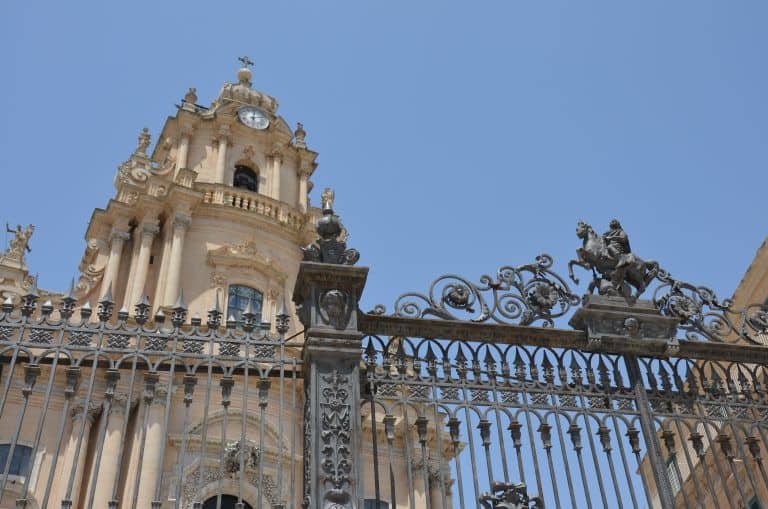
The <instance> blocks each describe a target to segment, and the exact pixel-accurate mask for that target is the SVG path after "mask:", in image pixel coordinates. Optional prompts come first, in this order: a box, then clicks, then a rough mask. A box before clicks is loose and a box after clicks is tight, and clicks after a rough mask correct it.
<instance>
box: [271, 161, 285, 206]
mask: <svg viewBox="0 0 768 509" xmlns="http://www.w3.org/2000/svg"><path fill="white" fill-rule="evenodd" d="M282 166H283V154H282V153H281V152H280V151H278V150H275V151H273V152H272V198H274V199H275V200H277V201H280V190H281V183H280V173H281V172H282Z"/></svg>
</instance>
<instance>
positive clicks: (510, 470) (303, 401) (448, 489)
mask: <svg viewBox="0 0 768 509" xmlns="http://www.w3.org/2000/svg"><path fill="white" fill-rule="evenodd" d="M580 228H581V226H580ZM340 232H341V228H340V224H339V223H338V218H337V217H336V216H335V215H334V214H333V211H332V210H331V209H330V206H328V207H326V210H325V211H324V216H323V218H322V219H321V220H320V223H319V226H318V233H319V234H320V239H319V240H318V241H317V243H316V244H315V245H313V246H311V247H310V248H307V249H306V250H305V259H306V261H305V262H303V263H302V264H301V266H300V270H299V273H298V277H297V281H296V288H295V291H294V295H293V300H294V302H295V303H296V310H297V314H298V316H299V319H300V321H301V323H302V325H303V326H304V334H303V338H286V331H287V330H288V326H287V322H288V318H289V315H290V313H288V312H287V311H286V310H285V309H283V310H282V311H281V312H280V313H278V316H277V323H276V324H275V325H276V327H275V330H276V331H277V332H276V333H270V332H269V328H268V327H264V328H262V326H261V325H260V324H258V323H256V322H255V317H256V315H255V313H252V312H250V311H249V310H248V309H246V311H245V312H244V313H243V320H242V322H236V321H234V320H229V321H227V322H225V323H222V315H221V312H220V311H219V309H218V305H215V306H214V307H213V309H212V310H211V311H210V313H209V316H208V319H207V323H206V324H205V325H204V324H203V323H202V320H200V319H197V318H193V319H191V320H188V318H187V310H186V306H185V305H184V303H183V300H181V299H180V300H179V302H178V303H177V305H176V306H175V307H174V309H173V310H172V316H171V317H170V320H169V323H166V317H165V315H163V314H162V312H160V313H158V314H157V315H155V316H154V317H152V316H150V311H149V310H150V306H149V304H148V303H147V302H145V301H144V302H141V303H139V304H138V305H137V306H136V308H135V312H134V313H133V314H129V313H128V312H126V311H125V310H121V311H119V312H117V313H114V309H113V307H114V304H113V302H112V299H111V296H110V295H106V296H105V297H104V298H103V299H102V300H101V302H100V303H99V308H98V310H97V312H96V314H95V316H93V312H92V311H91V309H90V308H89V307H88V306H83V307H81V308H80V309H79V311H78V312H77V313H76V309H75V300H74V298H73V297H72V296H71V295H68V296H66V297H64V298H63V299H62V300H61V302H60V303H59V304H57V306H56V308H55V309H54V306H53V305H52V304H51V303H48V302H45V303H43V304H40V303H39V300H40V299H39V296H38V294H37V291H36V290H35V288H34V287H33V288H32V289H31V290H30V291H29V293H28V294H27V295H25V296H23V297H22V299H21V302H20V303H18V304H17V303H14V302H12V301H11V300H8V301H6V302H5V303H4V304H2V306H1V307H0V367H2V373H1V376H2V379H1V380H2V381H1V385H0V390H1V391H2V392H0V423H2V429H3V430H10V431H8V432H7V433H6V434H5V436H2V437H1V438H2V443H0V483H1V485H0V506H1V507H12V506H15V507H18V508H23V507H29V508H38V507H45V508H48V507H50V508H70V507H74V508H89V509H90V508H94V507H95V508H104V507H109V508H113V509H114V508H117V507H126V508H127V507H131V508H134V507H136V508H140V509H145V508H153V509H154V508H166V507H175V508H180V507H184V508H186V507H196V508H200V507H203V504H206V507H209V506H210V507H217V506H218V507H227V504H234V506H235V507H239V508H245V507H258V508H263V507H271V508H282V507H290V508H298V507H302V506H303V507H305V508H307V509H309V508H311V509H321V508H322V509H369V508H376V509H381V508H384V507H386V508H394V507H398V508H403V507H407V508H426V509H436V508H442V509H446V508H451V507H462V508H463V507H466V508H470V507H471V508H476V507H483V508H488V509H490V508H517V509H520V508H524V507H525V508H528V509H532V508H539V509H541V508H543V507H546V508H548V509H549V508H579V509H581V508H591V507H596V508H625V507H626V508H646V507H648V508H663V509H668V508H674V507H722V508H733V509H742V508H748V509H754V508H756V507H765V504H766V503H768V473H766V470H765V465H764V462H763V458H764V457H765V456H766V452H767V451H768V442H766V440H768V348H766V347H765V346H764V344H765V339H766V334H767V333H768V310H766V308H765V307H764V306H750V307H747V308H746V309H742V310H735V309H733V306H732V304H731V303H730V302H728V301H719V300H718V299H717V298H716V296H715V295H714V294H713V293H712V292H711V291H710V290H708V289H706V288H703V287H697V286H693V285H690V284H687V283H685V282H682V281H679V280H676V279H674V278H672V277H671V276H670V275H669V274H667V273H666V272H664V271H663V270H661V269H660V268H659V266H658V264H657V263H655V262H648V261H642V260H640V259H639V258H637V257H629V256H628V255H629V253H626V252H624V253H620V256H618V257H614V258H611V260H613V262H614V264H613V265H610V264H608V265H605V264H603V265H600V264H598V263H597V262H600V261H601V260H599V259H593V258H589V256H588V253H587V254H585V253H581V252H580V254H579V259H577V260H574V262H573V263H572V264H571V265H576V266H584V267H586V268H588V269H593V274H594V277H593V280H592V282H591V284H590V287H591V289H594V290H596V292H597V293H596V294H594V295H593V294H592V292H588V295H586V296H585V297H583V298H582V296H581V295H579V294H577V293H576V290H575V289H574V288H573V287H572V285H571V283H569V282H568V280H567V279H565V278H563V277H560V276H558V275H557V274H556V273H555V272H554V271H553V270H552V267H553V261H552V259H551V258H550V257H548V256H546V255H542V256H540V257H539V258H538V259H537V260H535V261H534V262H533V263H530V264H525V265H520V266H509V267H502V268H501V269H499V270H498V271H497V273H496V274H495V275H494V276H483V277H482V278H481V279H480V281H479V282H478V283H474V282H472V281H470V280H467V279H464V278H461V277H458V276H444V277H441V278H438V279H437V280H436V281H435V282H434V283H433V285H432V286H431V287H430V288H429V290H428V291H427V292H425V293H409V294H405V295H403V296H402V297H401V298H399V299H397V300H396V302H395V305H394V308H393V309H392V311H391V313H388V312H387V311H386V309H385V308H384V307H383V306H377V307H376V308H375V309H374V310H372V311H371V312H368V313H366V312H362V311H361V310H360V309H359V305H358V303H359V300H360V296H361V294H362V292H363V289H364V287H365V280H366V276H367V271H368V269H367V268H364V267H356V266H354V263H355V262H356V261H357V258H358V254H357V252H355V251H354V250H349V249H347V248H346V245H345V244H344V242H342V241H341V240H340V239H339V234H340ZM584 232H585V233H584V235H585V238H587V237H589V235H590V234H589V231H587V230H586V228H584ZM590 238H592V237H590ZM585 246H586V242H585ZM584 249H587V247H584ZM606 253H607V251H606ZM605 256H609V255H607V254H606V255H605ZM602 262H606V260H602ZM574 279H575V278H574ZM647 287H649V288H647ZM646 289H648V291H649V294H650V295H651V296H650V298H649V299H648V300H643V299H642V298H641V297H640V294H641V293H642V292H644V291H646ZM76 315H77V316H76ZM566 319H569V323H570V325H571V327H570V328H558V327H557V325H558V323H557V322H558V320H566ZM19 451H21V452H19Z"/></svg>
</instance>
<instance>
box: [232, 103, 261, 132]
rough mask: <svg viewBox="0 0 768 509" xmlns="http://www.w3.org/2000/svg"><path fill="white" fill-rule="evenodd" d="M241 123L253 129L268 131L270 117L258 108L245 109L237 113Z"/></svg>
mask: <svg viewBox="0 0 768 509" xmlns="http://www.w3.org/2000/svg"><path fill="white" fill-rule="evenodd" d="M237 117H238V118H239V119H240V122H242V123H243V124H245V125H247V126H248V127H250V128H252V129H266V128H267V127H268V126H269V117H267V114H266V113H264V112H263V111H261V110H260V109H258V108H253V107H250V106H249V107H245V108H240V109H239V110H238V112H237Z"/></svg>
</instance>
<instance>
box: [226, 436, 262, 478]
mask: <svg viewBox="0 0 768 509" xmlns="http://www.w3.org/2000/svg"><path fill="white" fill-rule="evenodd" d="M260 458H261V449H260V448H259V447H257V446H255V445H253V444H250V443H246V444H245V446H243V444H242V443H241V442H240V441H239V440H237V441H234V442H229V443H228V444H227V446H226V447H225V448H224V471H225V472H226V473H228V474H230V475H231V476H232V477H233V478H234V476H235V474H237V473H238V472H240V462H241V460H242V462H243V464H244V466H245V468H246V469H248V468H256V467H258V465H259V459H260Z"/></svg>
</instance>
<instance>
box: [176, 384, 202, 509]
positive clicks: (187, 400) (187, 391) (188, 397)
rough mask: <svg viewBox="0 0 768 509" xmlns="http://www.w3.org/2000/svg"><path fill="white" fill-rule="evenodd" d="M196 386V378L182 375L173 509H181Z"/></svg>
mask: <svg viewBox="0 0 768 509" xmlns="http://www.w3.org/2000/svg"><path fill="white" fill-rule="evenodd" d="M196 386H197V377H196V376H195V375H192V374H189V373H187V374H186V375H184V423H183V424H182V428H181V450H180V451H179V460H178V461H179V471H178V474H177V476H178V481H177V483H176V495H175V501H174V504H173V506H174V508H175V509H179V507H181V487H182V486H183V485H184V478H185V477H186V476H185V472H184V467H185V466H186V463H187V461H186V459H187V435H188V432H189V407H190V405H191V404H192V397H193V393H194V390H195V387H196Z"/></svg>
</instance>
